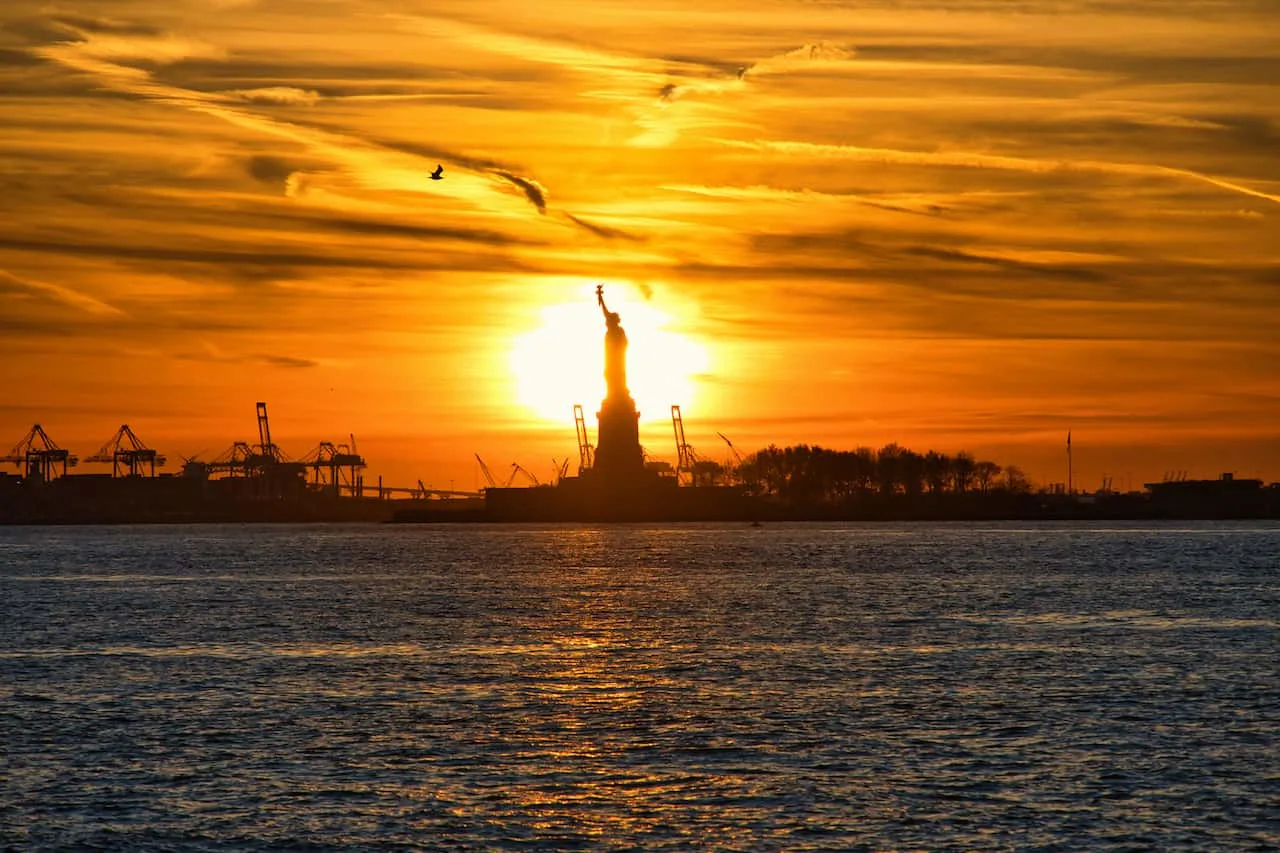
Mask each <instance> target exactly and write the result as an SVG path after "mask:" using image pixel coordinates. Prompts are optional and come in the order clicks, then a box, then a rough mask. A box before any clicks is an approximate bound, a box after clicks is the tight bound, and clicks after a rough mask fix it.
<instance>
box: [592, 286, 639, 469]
mask: <svg viewBox="0 0 1280 853" xmlns="http://www.w3.org/2000/svg"><path fill="white" fill-rule="evenodd" d="M596 302H598V303H599V304H600V311H601V312H602V313H603V314H604V325H605V332H604V381H605V386H606V389H607V390H606V391H605V398H604V400H603V401H601V403H600V411H599V412H597V413H596V417H597V418H598V419H599V422H600V431H599V443H598V446H597V447H596V454H595V466H594V468H595V471H596V472H597V474H598V475H599V476H603V477H607V478H613V479H615V480H617V478H623V479H626V478H632V479H634V478H635V477H637V476H642V475H643V474H644V451H643V450H642V449H641V448H640V431H639V421H640V413H639V412H637V411H636V403H635V400H633V399H631V392H630V391H629V390H628V389H627V333H626V332H624V331H623V330H622V318H620V317H619V316H618V315H617V314H616V313H615V312H613V311H610V310H609V307H608V306H607V305H605V304H604V285H602V284H598V285H596Z"/></svg>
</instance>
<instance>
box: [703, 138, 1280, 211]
mask: <svg viewBox="0 0 1280 853" xmlns="http://www.w3.org/2000/svg"><path fill="white" fill-rule="evenodd" d="M718 141H719V142H720V143H721V144H723V145H727V146H730V147H734V148H742V149H749V150H753V151H765V152H776V153H779V154H793V155H799V156H805V157H809V158H813V159H838V160H854V161H858V162H863V163H882V164H886V165H907V166H950V167H958V168H966V169H998V170H1004V171H1011V172H1030V173H1035V174H1049V173H1053V172H1090V173H1095V174H1107V175H1134V176H1146V177H1173V178H1186V179H1190V180H1195V181H1201V182H1203V183H1207V184H1212V185H1213V186H1216V187H1219V188H1221V189H1225V190H1230V191H1231V192H1236V193H1241V194H1243V195H1248V196H1253V197H1254V198H1260V199H1263V200H1265V201H1270V202H1273V203H1275V204H1280V196H1277V195H1272V194H1270V193H1266V192H1263V191H1261V190H1255V189H1252V188H1250V187H1246V186H1243V185H1241V184H1238V183H1235V182H1233V181H1228V180H1226V179H1224V178H1218V177H1214V176H1213V175H1206V174H1203V173H1200V172H1193V171H1191V170H1190V169H1175V168H1172V167H1169V166H1158V165H1151V164H1146V163H1108V162H1104V161H1099V160H1040V159H1035V158H1031V157H1007V156H1002V155H998V154H979V153H972V152H965V151H933V152H931V151H905V150H901V149H895V148H863V147H860V146H857V145H831V144H824V143H816V142H795V141H789V140H755V141H753V142H744V141H740V140H734V139H721V140H718Z"/></svg>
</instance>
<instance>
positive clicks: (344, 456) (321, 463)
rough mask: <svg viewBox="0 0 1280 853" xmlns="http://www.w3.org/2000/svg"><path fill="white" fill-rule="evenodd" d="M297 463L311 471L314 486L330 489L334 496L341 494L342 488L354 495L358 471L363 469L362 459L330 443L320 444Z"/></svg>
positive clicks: (345, 447)
mask: <svg viewBox="0 0 1280 853" xmlns="http://www.w3.org/2000/svg"><path fill="white" fill-rule="evenodd" d="M298 461H299V462H300V463H302V464H303V465H305V466H306V467H308V468H311V469H312V471H313V472H314V483H315V485H317V486H324V487H326V488H328V489H332V490H333V493H334V495H339V494H341V492H342V488H343V487H344V486H345V487H346V489H347V491H349V492H351V493H353V494H354V493H355V490H356V480H357V477H358V475H359V471H360V470H361V469H362V468H364V467H365V461H364V457H362V456H360V455H359V454H357V453H353V452H352V451H351V448H350V447H348V446H347V445H345V444H334V443H333V442H332V441H322V442H320V443H319V444H318V445H316V446H315V447H314V448H313V449H312V450H311V451H310V452H309V453H307V454H306V455H305V456H303V457H302V458H301V459H299V460H298ZM326 477H327V479H326Z"/></svg>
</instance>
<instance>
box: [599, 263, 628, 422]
mask: <svg viewBox="0 0 1280 853" xmlns="http://www.w3.org/2000/svg"><path fill="white" fill-rule="evenodd" d="M596 301H597V302H599V303H600V310H601V312H603V313H604V324H605V333H604V381H605V387H606V388H607V389H608V390H607V392H606V397H607V399H610V400H619V399H622V398H624V397H630V396H631V392H630V391H628V390H627V333H626V332H625V331H623V329H622V318H621V317H619V316H618V314H617V313H616V312H614V311H610V310H609V308H608V306H607V305H605V304H604V285H603V284H597V285H596Z"/></svg>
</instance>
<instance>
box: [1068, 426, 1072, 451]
mask: <svg viewBox="0 0 1280 853" xmlns="http://www.w3.org/2000/svg"><path fill="white" fill-rule="evenodd" d="M1070 449H1071V430H1067V450H1070Z"/></svg>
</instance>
